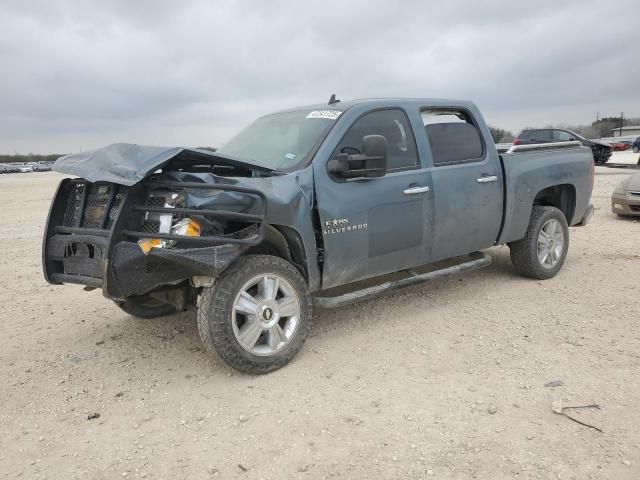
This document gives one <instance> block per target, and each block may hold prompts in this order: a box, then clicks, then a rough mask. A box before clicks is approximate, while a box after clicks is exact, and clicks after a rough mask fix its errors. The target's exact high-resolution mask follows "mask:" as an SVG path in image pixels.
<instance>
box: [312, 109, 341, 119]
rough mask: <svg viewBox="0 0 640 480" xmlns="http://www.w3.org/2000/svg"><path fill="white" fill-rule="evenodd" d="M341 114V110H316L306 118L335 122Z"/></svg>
mask: <svg viewBox="0 0 640 480" xmlns="http://www.w3.org/2000/svg"><path fill="white" fill-rule="evenodd" d="M341 113H342V112H341V111H340V110H314V111H312V112H309V114H308V115H307V116H306V117H305V118H327V119H329V120H335V119H336V118H338V117H339V116H340V114H341Z"/></svg>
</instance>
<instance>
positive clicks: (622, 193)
mask: <svg viewBox="0 0 640 480" xmlns="http://www.w3.org/2000/svg"><path fill="white" fill-rule="evenodd" d="M613 194H614V195H620V196H621V197H624V196H626V194H627V193H626V192H625V188H624V181H622V182H620V183H619V184H618V186H617V187H616V189H615V190H614V191H613Z"/></svg>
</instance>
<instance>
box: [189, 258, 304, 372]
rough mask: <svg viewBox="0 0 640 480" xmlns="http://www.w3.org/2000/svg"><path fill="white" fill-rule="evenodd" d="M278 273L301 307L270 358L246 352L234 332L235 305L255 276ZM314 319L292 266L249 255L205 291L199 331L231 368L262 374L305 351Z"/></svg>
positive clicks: (278, 259) (299, 277)
mask: <svg viewBox="0 0 640 480" xmlns="http://www.w3.org/2000/svg"><path fill="white" fill-rule="evenodd" d="M260 274H275V275H278V276H280V277H283V278H285V279H286V280H287V281H288V282H289V283H290V284H291V286H292V287H293V289H294V290H295V293H296V295H297V298H298V305H299V308H300V315H299V316H298V317H299V318H298V323H297V327H296V330H295V331H294V332H293V333H292V337H291V338H290V339H289V340H288V343H287V344H286V345H285V346H284V347H282V349H281V350H279V351H276V352H275V353H273V354H270V355H268V356H261V355H254V354H252V353H251V352H249V351H247V350H245V348H244V347H243V346H242V345H241V344H240V342H239V341H238V339H237V338H236V335H235V333H234V327H233V322H234V319H233V318H232V311H233V304H234V301H235V299H236V296H237V295H238V294H239V292H240V289H241V288H242V287H243V285H245V284H246V283H247V282H249V281H250V280H251V279H252V278H253V277H255V276H256V275H260ZM312 320H313V304H312V299H311V295H310V294H309V289H308V287H307V283H306V281H305V279H304V278H303V277H302V275H301V274H300V272H299V271H298V269H297V268H296V267H294V266H293V265H292V264H291V263H289V262H287V261H286V260H283V259H282V258H279V257H274V256H271V255H247V256H243V257H240V258H239V259H238V260H236V261H235V262H234V263H233V264H232V265H231V266H230V267H229V268H228V269H226V270H225V271H224V272H223V274H222V275H221V276H220V278H218V279H217V280H216V282H215V284H214V285H213V287H209V288H204V289H203V290H202V294H201V297H200V303H199V306H198V331H199V332H200V338H201V339H202V343H204V345H205V347H206V348H207V349H208V350H209V351H210V352H214V351H215V352H217V354H218V355H219V356H220V357H221V358H222V359H223V360H224V361H225V362H226V363H227V364H228V365H230V366H231V367H233V368H235V369H237V370H240V371H242V372H245V373H251V374H263V373H268V372H271V371H273V370H277V369H278V368H281V367H283V366H284V365H286V364H287V363H288V362H289V361H290V360H291V359H292V358H293V357H294V356H295V355H296V354H297V353H298V352H299V351H300V349H301V348H302V346H303V344H304V342H305V340H306V338H307V335H308V334H309V331H310V330H311V325H312Z"/></svg>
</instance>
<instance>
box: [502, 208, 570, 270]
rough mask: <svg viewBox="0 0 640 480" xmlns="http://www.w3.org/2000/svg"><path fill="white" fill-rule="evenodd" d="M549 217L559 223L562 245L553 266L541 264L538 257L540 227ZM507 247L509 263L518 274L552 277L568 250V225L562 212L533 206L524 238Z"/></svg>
mask: <svg viewBox="0 0 640 480" xmlns="http://www.w3.org/2000/svg"><path fill="white" fill-rule="evenodd" d="M551 219H555V220H557V221H558V222H559V223H560V225H561V227H562V232H563V235H564V245H563V249H562V253H561V254H560V256H559V259H558V262H557V263H556V264H555V265H554V266H553V267H547V266H544V265H542V263H541V262H540V259H539V258H538V237H539V235H540V230H541V229H542V227H543V226H544V225H545V224H546V223H547V222H548V221H549V220H551ZM509 248H510V250H511V263H513V267H514V269H515V270H516V272H518V273H519V274H520V275H522V276H524V277H529V278H536V279H538V280H546V279H548V278H552V277H554V276H555V275H556V274H557V273H558V272H559V271H560V269H561V268H562V265H563V264H564V261H565V259H566V257H567V251H568V250H569V227H568V225H567V220H566V218H565V217H564V214H563V213H562V212H561V211H560V210H558V209H557V208H555V207H543V206H534V207H533V211H532V212H531V219H530V220H529V226H528V227H527V232H526V234H525V236H524V238H523V239H521V240H518V241H517V242H512V243H510V244H509Z"/></svg>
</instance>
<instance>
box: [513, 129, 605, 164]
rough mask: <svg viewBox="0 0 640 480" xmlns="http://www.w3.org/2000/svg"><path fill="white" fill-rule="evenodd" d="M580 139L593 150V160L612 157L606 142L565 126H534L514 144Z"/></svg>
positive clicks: (600, 160) (523, 133)
mask: <svg viewBox="0 0 640 480" xmlns="http://www.w3.org/2000/svg"><path fill="white" fill-rule="evenodd" d="M573 141H578V142H580V143H581V144H582V145H584V146H585V147H590V148H591V151H592V152H593V161H594V162H595V163H598V164H603V163H606V162H607V160H609V158H610V157H611V153H612V151H613V149H612V148H611V147H610V146H609V145H606V144H604V143H600V142H594V141H593V140H588V139H586V138H584V137H583V136H581V135H578V134H577V133H575V132H572V131H571V130H565V129H563V128H532V129H529V130H523V131H522V132H520V135H518V136H517V137H516V138H515V140H514V141H513V144H514V145H531V144H535V143H554V142H573Z"/></svg>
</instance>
